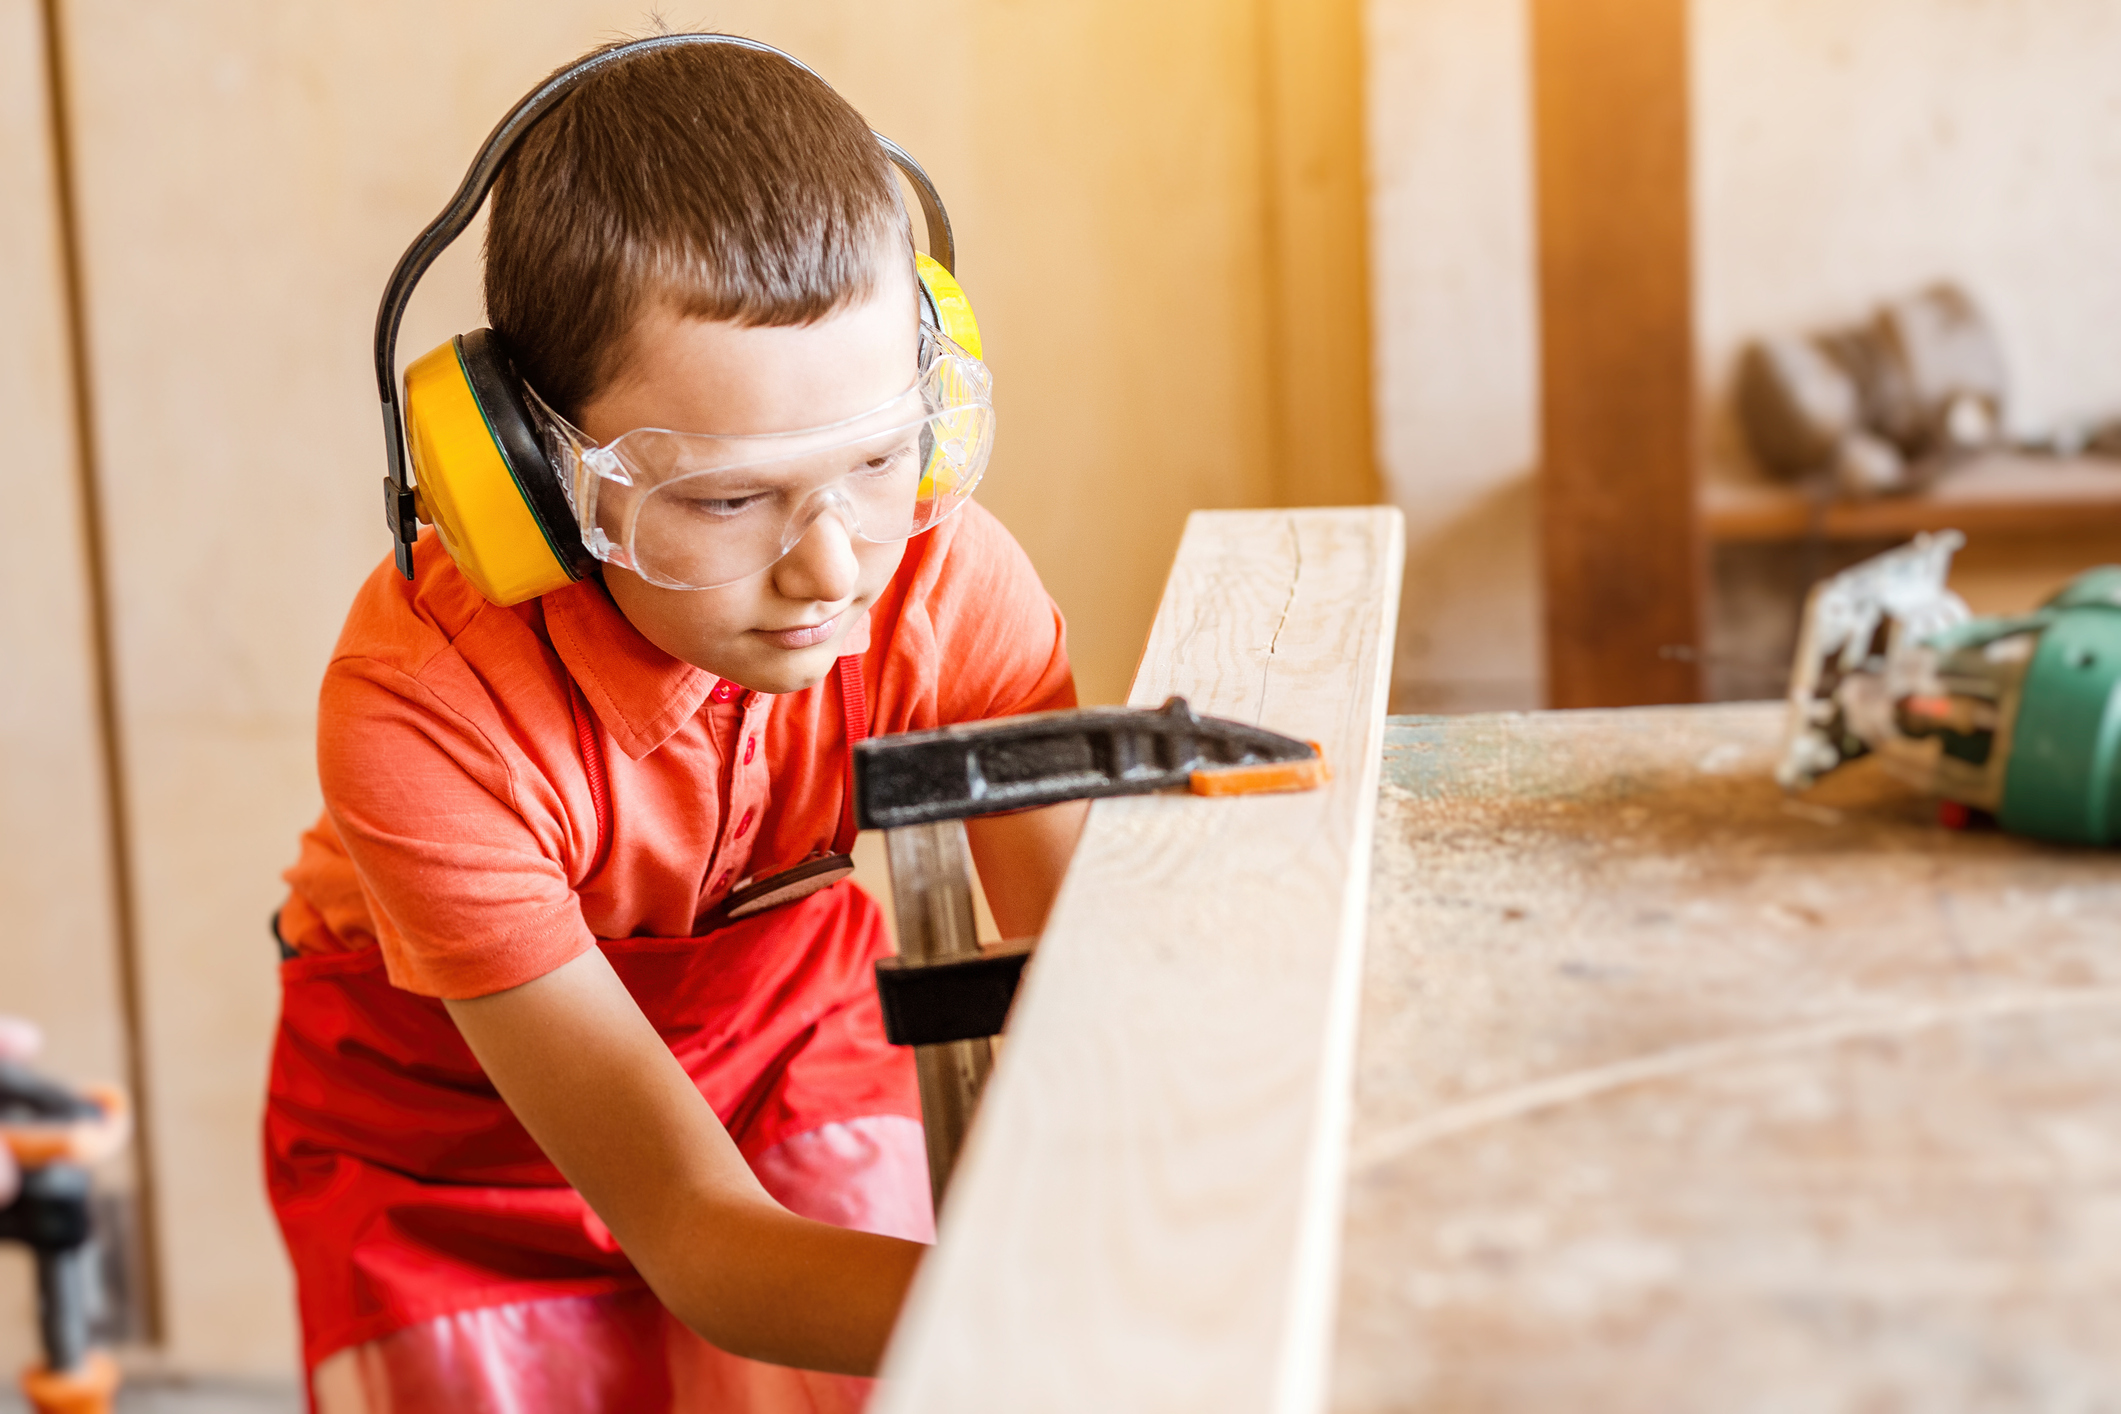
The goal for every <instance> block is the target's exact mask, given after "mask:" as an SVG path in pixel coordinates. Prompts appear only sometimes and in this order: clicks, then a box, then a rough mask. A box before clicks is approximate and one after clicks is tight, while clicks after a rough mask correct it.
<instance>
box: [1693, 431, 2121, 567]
mask: <svg viewBox="0 0 2121 1414" xmlns="http://www.w3.org/2000/svg"><path fill="white" fill-rule="evenodd" d="M1701 511H1702V521H1703V528H1704V530H1705V531H1706V533H1707V536H1708V538H1709V539H1710V540H1711V541H1713V542H1716V543H1719V544H1730V543H1738V542H1745V541H1789V540H1802V539H1805V538H1806V537H1808V536H1810V535H1813V534H1817V535H1819V536H1821V537H1823V538H1825V539H1827V540H1897V539H1903V538H1905V537H1907V536H1910V535H1913V534H1915V533H1916V532H1917V531H1921V530H1946V529H1951V530H1963V531H1965V532H1967V533H1968V534H1969V535H1974V534H1982V533H1989V534H1996V535H2047V534H2054V533H2058V532H2070V531H2079V530H2084V529H2089V528H2093V527H2109V528H2110V527H2121V461H2115V460H2114V459H2112V458H2108V457H2067V458H2048V457H2028V456H2016V455H2012V454H2010V453H1997V454H1995V455H1992V456H1984V457H1980V458H1978V459H1976V460H1974V461H1970V462H1967V463H1966V464H1964V465H1962V466H1956V467H1953V468H1952V469H1951V470H1950V471H1947V472H1945V473H1944V474H1943V475H1941V476H1940V477H1938V479H1937V480H1936V482H1935V483H1934V484H1933V485H1931V486H1929V487H1928V488H1926V489H1925V490H1923V491H1921V492H1919V493H1917V494H1914V495H1910V496H1881V497H1879V498H1877V499H1875V500H1869V501H1842V500H1835V501H1828V502H1826V503H1825V504H1824V505H1815V504H1814V503H1813V502H1812V500H1811V499H1810V498H1809V497H1807V496H1806V495H1805V494H1804V492H1802V491H1801V490H1799V489H1797V488H1796V487H1794V486H1783V485H1777V484H1774V483H1770V482H1711V483H1709V484H1707V485H1705V486H1703V487H1702V490H1701Z"/></svg>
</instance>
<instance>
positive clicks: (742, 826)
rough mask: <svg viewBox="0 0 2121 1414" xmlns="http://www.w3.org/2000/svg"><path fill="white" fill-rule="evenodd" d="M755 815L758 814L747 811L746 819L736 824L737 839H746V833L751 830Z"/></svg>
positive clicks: (745, 813)
mask: <svg viewBox="0 0 2121 1414" xmlns="http://www.w3.org/2000/svg"><path fill="white" fill-rule="evenodd" d="M755 814H757V812H756V811H752V810H746V811H745V812H744V818H743V819H741V820H739V821H737V822H736V837H737V838H738V839H742V838H743V837H744V832H745V831H746V830H748V829H750V828H751V820H752V817H753V816H754V815H755Z"/></svg>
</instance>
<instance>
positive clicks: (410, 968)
mask: <svg viewBox="0 0 2121 1414" xmlns="http://www.w3.org/2000/svg"><path fill="white" fill-rule="evenodd" d="M413 558H414V564H415V566H416V569H417V578H416V579H414V580H413V581H411V582H409V583H408V582H407V581H405V580H404V579H402V578H400V577H399V576H398V574H397V572H396V570H395V569H394V568H392V566H391V565H390V563H389V562H388V561H385V562H384V564H382V565H381V566H379V567H378V568H377V570H376V572H375V573H374V574H372V575H370V576H369V578H368V581H367V583H365V584H364V585H363V586H362V587H361V591H360V593H359V594H358V595H357V596H356V598H355V600H354V606H353V610H352V612H351V613H349V614H348V616H347V620H346V628H345V631H344V632H343V633H342V634H341V635H340V637H339V644H338V648H337V649H336V651H335V652H334V654H333V656H332V661H331V664H330V666H329V667H328V668H327V669H326V670H325V674H324V687H323V692H322V694H321V696H320V698H319V702H318V717H317V773H318V777H319V779H320V781H321V783H322V785H323V788H324V814H323V818H321V819H320V820H319V821H318V822H317V824H316V826H315V828H313V829H311V830H310V831H308V832H307V833H306V834H304V835H303V837H302V851H301V856H300V858H299V859H298V860H297V861H296V863H295V865H294V867H293V868H291V869H289V870H288V871H287V875H286V879H287V882H288V884H289V885H290V887H291V888H292V890H293V893H292V896H291V897H290V898H289V900H288V902H287V905H286V907H285V908H284V909H283V910H282V911H281V915H280V932H281V936H282V937H283V938H284V939H285V940H286V941H287V942H288V944H289V945H290V946H292V947H294V948H295V949H296V950H297V951H299V952H303V953H314V952H327V951H343V950H350V949H356V948H366V947H381V948H382V950H383V960H384V964H385V967H386V968H387V970H388V972H389V976H390V980H391V981H392V982H394V983H396V984H397V985H398V986H400V987H403V988H406V989H407V990H410V991H413V992H418V993H422V994H424V995H428V996H436V997H449V998H464V997H476V996H483V995H486V994H487V993H490V992H498V991H502V990H504V989H506V988H509V987H513V986H517V985H519V984H521V983H524V982H527V981H530V980H531V979H532V978H535V977H541V976H543V975H544V974H545V973H547V972H550V971H552V970H553V969H554V968H556V967H558V966H560V965H561V964H562V963H564V962H567V961H569V960H570V959H572V958H574V957H576V956H578V955H580V954H581V953H582V952H584V951H585V950H587V949H588V948H590V947H593V946H595V942H596V940H597V939H598V938H630V937H664V938H685V937H692V936H695V935H697V934H698V933H699V932H700V931H701V929H702V927H703V926H704V923H705V920H706V919H707V917H708V915H709V914H710V913H711V912H712V911H713V910H714V908H715V907H716V905H717V904H719V903H720V901H721V899H722V898H723V897H724V896H725V895H727V894H728V893H729V892H730V891H731V889H733V888H734V887H736V886H737V885H738V884H740V883H742V882H744V881H746V880H748V879H750V878H754V877H758V878H762V877H765V876H766V875H769V874H772V873H774V872H776V871H778V870H781V869H785V868H788V867H790V866H791V865H794V864H797V863H800V862H802V861H803V860H804V859H806V858H809V857H811V856H813V855H816V854H818V853H820V852H823V851H825V850H827V849H829V847H830V845H831V842H832V840H833V837H834V835H835V834H836V833H837V832H838V829H839V824H840V814H841V808H842V802H843V800H844V793H845V790H846V785H847V779H846V755H845V737H846V731H845V728H844V726H843V724H842V719H841V715H840V698H839V689H838V685H837V683H836V681H835V680H834V679H833V678H831V677H828V678H827V679H826V681H825V682H823V683H821V684H820V685H818V686H817V687H813V688H809V689H806V690H805V691H802V692H796V693H788V694H783V695H781V696H767V695H765V694H760V693H753V692H749V691H746V690H745V689H743V688H741V687H739V686H737V684H735V683H730V682H724V681H722V680H721V679H719V678H717V677H715V676H714V675H713V674H711V673H707V672H703V671H702V670H700V669H699V668H696V667H693V666H692V665H691V664H689V663H684V662H680V661H679V660H677V659H675V658H672V657H671V656H670V655H669V654H667V653H665V652H663V651H662V650H661V649H660V648H657V647H655V646H654V645H653V644H651V643H649V642H648V640H647V639H645V638H643V637H642V636H641V635H640V633H639V632H638V631H637V630H636V629H635V628H634V627H633V625H632V624H631V623H629V622H628V621H627V619H626V618H625V616H624V615H622V614H621V613H620V612H619V611H618V609H617V608H616V607H615V606H614V605H613V604H612V602H611V599H610V597H609V596H608V595H607V594H606V593H605V592H604V587H603V585H602V583H601V582H599V581H598V580H596V579H587V580H584V581H582V582H580V583H578V584H574V585H570V586H569V587H567V588H566V589H562V590H558V591H556V592H554V593H551V594H547V595H545V596H544V597H543V598H542V599H537V600H533V601H532V602H530V603H528V604H520V605H517V606H515V607H514V608H508V609H502V608H496V607H495V606H494V605H492V604H490V603H488V602H487V601H486V600H485V598H484V597H482V596H481V595H480V594H479V592H478V591H477V590H475V589H473V588H472V587H471V586H470V585H469V584H467V583H465V581H464V578H463V576H461V575H460V574H458V573H457V570H456V566H455V565H454V564H452V563H451V561H450V559H449V557H448V556H447V555H446V554H445V553H443V551H442V549H441V546H440V545H439V544H438V543H437V542H436V540H435V538H434V536H433V535H432V534H431V533H430V534H427V535H423V536H421V538H420V542H419V545H418V547H417V548H416V550H415V551H414V557H413ZM867 629H868V644H867V647H866V649H864V648H862V647H861V646H860V634H861V629H860V627H857V629H856V631H855V637H854V638H853V639H852V641H851V645H850V646H851V647H853V648H854V649H855V651H859V652H860V653H861V656H862V667H863V676H864V678H865V680H866V683H867V689H868V699H869V719H870V730H871V732H872V733H875V734H879V735H881V734H883V733H886V732H904V731H919V730H923V729H925V728H929V727H937V726H943V725H946V724H949V723H952V722H967V721H976V720H980V719H983V718H988V717H1003V716H1011V715H1014V714H1016V713H1020V712H1040V711H1046V710H1049V709H1052V708H1059V707H1071V706H1073V705H1074V704H1075V685H1074V680H1073V678H1072V677H1071V676H1070V675H1069V672H1068V659H1067V650H1066V647H1065V643H1064V637H1063V626H1062V623H1061V617H1060V613H1059V611H1058V610H1057V609H1055V608H1054V606H1053V601H1052V600H1051V599H1050V598H1048V597H1047V595H1046V592H1045V590H1044V588H1043V587H1041V586H1040V584H1039V582H1038V576H1037V574H1036V572H1034V571H1033V570H1032V568H1031V563H1030V561H1029V560H1028V559H1027V558H1026V557H1025V555H1024V552H1023V550H1022V549H1021V548H1020V547H1019V546H1018V545H1017V543H1016V541H1015V540H1014V539H1013V538H1011V536H1010V535H1009V533H1008V531H1006V530H1004V529H1003V528H1002V526H1001V524H1000V522H998V521H996V520H995V519H994V518H993V516H991V515H989V514H988V513H987V512H986V511H984V510H982V509H981V508H980V506H979V505H978V504H977V503H973V504H969V505H967V506H966V507H965V508H964V509H963V510H962V511H960V512H959V513H958V514H957V515H955V516H953V517H952V518H951V519H949V520H948V521H945V522H944V523H943V524H942V525H941V526H938V527H937V528H936V529H935V530H932V531H930V532H928V533H926V534H924V535H920V536H916V537H915V538H914V539H913V540H911V541H909V542H908V543H907V547H906V555H905V559H904V560H903V561H902V562H901V563H900V565H899V568H898V572H897V573H896V574H895V575H894V576H893V577H892V580H891V583H890V585H889V586H888V587H887V588H886V589H885V590H884V592H883V594H882V595H881V596H880V597H879V598H878V600H877V602H876V603H875V605H874V606H872V607H871V609H870V612H869V616H868V623H867ZM570 677H572V679H573V681H574V682H575V683H576V684H577V685H579V686H580V688H581V691H582V695H583V697H584V698H585V699H586V701H587V702H588V704H589V708H590V711H591V713H592V714H593V715H594V717H595V720H596V726H597V731H598V736H599V739H600V741H601V742H602V744H603V747H604V758H605V772H606V776H607V793H608V800H609V816H610V830H611V841H610V847H609V849H608V851H606V852H605V854H604V856H603V859H602V861H601V862H600V863H599V862H597V852H598V849H597V847H598V840H597V820H596V811H595V806H594V804H593V803H592V801H591V798H590V791H589V778H588V772H587V769H586V767H585V766H584V764H583V761H582V754H581V749H580V745H579V743H578V740H577V737H576V732H575V724H574V716H573V713H572V711H571V710H570V707H569V693H568V680H569V678H570ZM592 864H594V865H595V867H594V869H593V870H592Z"/></svg>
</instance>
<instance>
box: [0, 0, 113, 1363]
mask: <svg viewBox="0 0 2121 1414" xmlns="http://www.w3.org/2000/svg"><path fill="white" fill-rule="evenodd" d="M43 33H44V31H43V25H42V20H41V15H40V12H39V7H38V3H37V0H0V191H4V192H5V193H6V195H5V198H4V199H0V426H4V427H5V428H6V429H7V431H6V439H7V452H6V455H5V456H4V457H0V498H4V499H5V507H6V509H5V523H6V525H7V526H8V535H7V548H6V552H5V553H4V554H0V1012H9V1013H15V1014H19V1015H25V1016H31V1017H35V1018H36V1019H37V1020H39V1021H40V1022H41V1023H42V1024H43V1026H44V1028H45V1031H46V1034H47V1043H46V1047H45V1059H46V1061H47V1062H48V1063H49V1064H50V1066H51V1067H52V1068H53V1069H54V1070H57V1071H60V1072H63V1073H66V1074H69V1075H73V1076H77V1077H80V1078H81V1079H84V1080H122V1079H123V1078H124V1075H125V1067H126V1036H125V1027H124V1024H123V1020H122V1017H123V1014H124V1009H123V1007H122V1006H121V1005H120V980H119V967H118V958H119V954H118V948H117V928H116V913H115V909H114V906H113V905H114V898H113V892H112V883H113V880H112V874H111V870H110V865H109V852H110V834H109V828H110V827H109V817H108V815H107V813H106V792H105V776H104V766H105V760H104V752H103V742H102V737H101V733H100V730H99V726H98V720H97V719H98V713H97V706H96V702H97V696H96V662H95V654H94V652H93V649H92V646H91V645H92V634H91V618H90V604H89V597H88V587H89V577H88V575H87V572H86V546H85V543H84V539H83V517H82V504H81V489H82V488H81V482H80V478H79V465H80V463H79V458H78V456H77V448H76V445H75V400H74V392H75V390H74V384H73V379H72V376H71V372H70V367H69V365H70V361H71V360H70V349H69V343H68V338H67V319H66V301H65V294H64V282H63V280H62V278H61V276H62V269H63V267H62V265H61V243H60V231H59V220H58V204H57V198H56V190H55V177H56V167H55V164H54V162H53V144H52V134H51V130H50V128H49V126H48V119H49V113H50V105H49V102H48V95H47V92H46V89H45V84H44V72H45V71H44V39H43ZM106 1178H107V1179H108V1180H110V1181H113V1182H116V1183H118V1184H120V1185H123V1186H128V1187H129V1186H130V1184H131V1178H132V1171H131V1167H130V1165H129V1164H121V1165H119V1166H118V1167H117V1168H116V1169H115V1170H114V1171H113V1172H111V1173H110V1174H107V1175H106ZM34 1311H35V1304H34V1288H33V1287H32V1285H31V1276H30V1264H29V1260H28V1258H27V1256H26V1255H25V1253H24V1252H23V1250H22V1249H21V1248H19V1247H16V1246H14V1245H13V1244H8V1245H6V1246H0V1370H7V1371H13V1370H15V1369H18V1368H19V1367H20V1366H21V1365H22V1364H23V1363H24V1362H25V1361H26V1360H27V1359H28V1358H29V1356H30V1353H31V1351H32V1349H33V1348H34V1334H33V1332H34V1327H33V1326H32V1324H31V1322H32V1320H33V1313H34Z"/></svg>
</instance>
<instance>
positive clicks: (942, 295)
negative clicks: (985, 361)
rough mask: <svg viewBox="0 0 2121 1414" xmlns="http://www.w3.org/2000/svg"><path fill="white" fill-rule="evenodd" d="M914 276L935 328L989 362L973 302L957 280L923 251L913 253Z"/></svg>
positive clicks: (969, 351)
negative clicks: (981, 345) (917, 279)
mask: <svg viewBox="0 0 2121 1414" xmlns="http://www.w3.org/2000/svg"><path fill="white" fill-rule="evenodd" d="M913 269H914V273H915V274H917V275H919V276H920V281H921V302H922V303H923V304H924V305H926V306H927V309H928V312H929V314H930V316H931V317H932V318H933V319H934V320H935V326H936V327H937V328H938V329H940V330H942V331H943V333H945V334H947V335H949V337H950V338H951V340H952V341H954V342H955V343H956V344H957V346H958V347H959V348H961V349H963V350H964V351H965V352H966V353H968V354H971V355H972V356H973V357H974V358H985V357H986V354H985V353H984V352H982V350H981V348H980V337H979V320H977V319H975V318H974V317H973V315H972V301H971V300H970V299H969V298H967V297H966V295H965V287H964V286H963V285H960V284H959V283H958V282H957V277H956V276H954V275H952V274H951V273H950V272H949V271H948V270H945V269H944V268H943V267H942V263H941V262H940V261H937V260H934V259H931V258H930V257H929V256H927V255H925V254H923V253H922V252H920V251H915V252H914V253H913Z"/></svg>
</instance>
